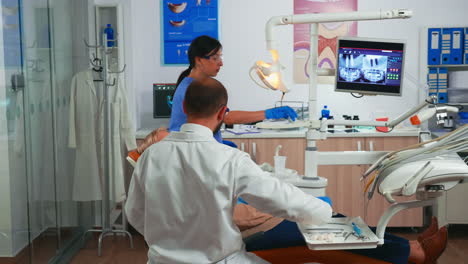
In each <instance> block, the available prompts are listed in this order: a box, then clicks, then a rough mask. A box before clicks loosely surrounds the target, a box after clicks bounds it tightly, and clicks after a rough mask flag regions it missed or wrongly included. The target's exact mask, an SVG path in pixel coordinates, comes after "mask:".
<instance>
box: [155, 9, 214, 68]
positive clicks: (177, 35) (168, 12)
mask: <svg viewBox="0 0 468 264" xmlns="http://www.w3.org/2000/svg"><path fill="white" fill-rule="evenodd" d="M161 2H162V6H161V12H162V14H161V18H162V21H161V27H162V34H163V36H162V38H163V45H161V46H162V49H163V51H162V52H161V54H162V55H163V58H162V61H163V64H165V65H170V64H173V65H176V64H179V65H180V64H188V63H189V62H188V57H187V51H188V47H189V46H190V42H191V41H192V40H193V39H194V38H196V37H198V36H201V35H208V36H211V37H213V38H216V39H218V0H162V1H161Z"/></svg>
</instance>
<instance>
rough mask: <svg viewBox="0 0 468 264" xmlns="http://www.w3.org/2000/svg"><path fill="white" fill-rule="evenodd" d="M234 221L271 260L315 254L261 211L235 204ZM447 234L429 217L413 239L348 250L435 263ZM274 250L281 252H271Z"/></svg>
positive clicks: (160, 132)
mask: <svg viewBox="0 0 468 264" xmlns="http://www.w3.org/2000/svg"><path fill="white" fill-rule="evenodd" d="M168 134H169V132H168V131H167V129H166V128H158V129H156V130H154V131H153V132H151V133H150V134H149V135H148V136H147V137H146V138H145V140H144V141H143V143H142V144H140V145H139V146H138V148H137V149H135V150H132V151H130V152H129V154H128V157H127V159H128V160H129V162H131V163H134V162H136V161H137V159H138V158H139V156H140V155H141V154H142V153H143V151H145V149H146V148H148V147H149V146H151V145H152V144H154V143H156V142H158V141H160V140H162V139H163V138H164V137H166V136H167V135H168ZM234 222H235V223H236V225H237V226H238V227H239V229H240V231H241V232H242V236H243V237H244V238H245V243H246V249H247V251H252V252H254V253H256V254H257V255H259V256H260V257H262V258H264V259H265V260H267V261H270V262H271V263H301V261H302V260H304V259H307V258H308V256H310V258H311V259H310V261H313V258H314V254H317V252H316V251H312V250H308V248H307V246H306V244H305V241H304V238H303V237H302V234H301V233H300V231H299V229H298V227H297V225H296V223H293V222H290V221H287V220H284V219H281V218H277V217H273V216H272V215H269V214H265V213H262V212H260V211H258V210H256V209H255V208H253V207H252V206H250V205H248V204H245V203H238V204H237V206H236V207H235V209H234ZM447 236H448V235H447V228H446V227H441V228H440V229H439V227H438V222H437V219H436V218H435V217H433V218H432V222H431V225H430V226H429V227H428V228H427V229H426V230H425V231H424V232H423V233H422V234H421V235H419V237H418V239H417V240H411V241H408V240H406V239H404V238H401V237H398V236H394V235H391V234H388V233H386V234H385V238H384V239H385V243H384V244H383V245H382V246H381V247H378V248H375V249H360V250H352V251H350V252H351V253H354V254H359V255H363V256H367V257H369V258H372V259H379V260H383V261H386V262H390V263H415V264H416V263H424V264H431V263H436V260H437V258H439V256H440V255H442V253H443V252H444V250H445V247H446V245H447ZM293 247H296V248H297V247H303V248H304V249H305V250H301V251H300V253H298V252H297V251H295V253H294V254H289V253H288V252H287V250H288V248H289V249H292V248H293ZM274 249H281V251H276V252H275V250H274ZM272 250H273V251H272ZM278 253H279V254H278ZM332 256H333V254H332ZM269 257H270V258H271V259H269ZM282 257H283V258H284V259H282ZM295 258H297V259H296V261H295V260H294V259H295ZM353 263H356V262H353ZM369 263H371V262H369Z"/></svg>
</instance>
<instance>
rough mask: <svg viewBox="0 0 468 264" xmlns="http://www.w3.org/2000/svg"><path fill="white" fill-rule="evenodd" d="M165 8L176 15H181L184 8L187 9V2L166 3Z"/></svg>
mask: <svg viewBox="0 0 468 264" xmlns="http://www.w3.org/2000/svg"><path fill="white" fill-rule="evenodd" d="M167 6H168V7H169V10H171V11H172V12H174V13H176V14H178V13H182V12H183V11H184V10H185V8H186V7H187V2H183V3H181V4H173V3H167Z"/></svg>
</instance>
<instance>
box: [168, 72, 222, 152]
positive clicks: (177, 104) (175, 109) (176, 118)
mask: <svg viewBox="0 0 468 264" xmlns="http://www.w3.org/2000/svg"><path fill="white" fill-rule="evenodd" d="M193 80H194V79H193V78H191V77H185V78H184V79H183V80H182V81H181V82H180V84H179V86H177V89H176V92H175V94H174V98H173V99H172V112H171V119H170V120H169V131H180V127H181V126H182V125H183V124H185V123H187V115H186V114H185V113H184V108H183V106H182V105H183V103H184V98H185V92H186V91H187V88H188V86H189V85H190V84H191V83H192V81H193ZM214 138H215V139H216V140H217V141H218V142H219V143H222V142H223V139H222V138H221V131H218V132H217V133H216V134H215V135H214Z"/></svg>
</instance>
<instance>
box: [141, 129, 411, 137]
mask: <svg viewBox="0 0 468 264" xmlns="http://www.w3.org/2000/svg"><path fill="white" fill-rule="evenodd" d="M151 131H153V129H139V130H138V131H137V132H136V138H137V139H144V138H145V137H146V136H147V135H148V134H149V133H151ZM259 131H260V133H251V134H242V135H235V134H233V133H230V132H227V131H223V132H222V136H223V138H225V139H236V138H305V135H306V132H307V129H287V130H271V129H260V130H259ZM358 131H359V132H350V133H348V132H345V131H343V130H337V131H335V132H334V133H327V138H333V137H411V136H416V137H417V136H419V134H420V129H417V128H404V129H394V130H393V131H391V132H390V133H382V132H377V131H372V130H367V129H366V130H358Z"/></svg>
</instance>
